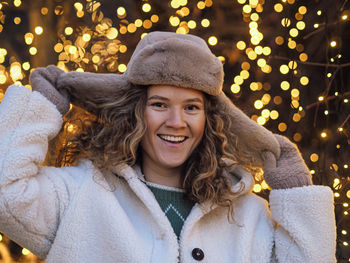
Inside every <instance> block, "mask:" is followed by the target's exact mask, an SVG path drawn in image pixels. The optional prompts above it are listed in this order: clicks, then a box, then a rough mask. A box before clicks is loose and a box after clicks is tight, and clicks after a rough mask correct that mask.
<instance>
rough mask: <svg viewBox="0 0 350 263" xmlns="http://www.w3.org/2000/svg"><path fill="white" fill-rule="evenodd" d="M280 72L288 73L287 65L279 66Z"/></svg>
mask: <svg viewBox="0 0 350 263" xmlns="http://www.w3.org/2000/svg"><path fill="white" fill-rule="evenodd" d="M280 72H281V73H282V74H287V73H288V72H289V67H288V66H287V65H281V66H280Z"/></svg>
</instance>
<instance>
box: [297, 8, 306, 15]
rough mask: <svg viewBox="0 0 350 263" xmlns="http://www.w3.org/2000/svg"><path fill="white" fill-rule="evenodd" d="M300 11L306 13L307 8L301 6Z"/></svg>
mask: <svg viewBox="0 0 350 263" xmlns="http://www.w3.org/2000/svg"><path fill="white" fill-rule="evenodd" d="M298 12H299V13H300V14H302V15H305V14H306V12H307V8H306V7H305V6H300V7H299V9H298Z"/></svg>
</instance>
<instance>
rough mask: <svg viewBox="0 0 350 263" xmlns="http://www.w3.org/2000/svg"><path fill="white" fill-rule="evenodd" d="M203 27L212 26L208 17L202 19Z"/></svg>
mask: <svg viewBox="0 0 350 263" xmlns="http://www.w3.org/2000/svg"><path fill="white" fill-rule="evenodd" d="M201 25H202V27H209V26H210V21H209V20H208V19H206V18H204V19H202V21H201Z"/></svg>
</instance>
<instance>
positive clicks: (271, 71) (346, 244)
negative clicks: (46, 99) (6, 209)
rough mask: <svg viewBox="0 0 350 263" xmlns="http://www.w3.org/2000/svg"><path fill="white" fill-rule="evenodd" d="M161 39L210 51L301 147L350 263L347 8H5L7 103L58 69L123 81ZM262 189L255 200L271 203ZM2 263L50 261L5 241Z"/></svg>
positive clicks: (202, 3) (123, 1) (167, 2)
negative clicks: (170, 36)
mask: <svg viewBox="0 0 350 263" xmlns="http://www.w3.org/2000/svg"><path fill="white" fill-rule="evenodd" d="M156 30H160V31H173V32H177V33H180V34H187V33H190V34H194V35H197V36H200V37H202V38H203V39H204V40H205V41H207V43H208V45H209V46H210V48H211V50H212V51H213V53H214V54H215V55H216V56H217V57H218V58H219V59H220V60H221V61H222V63H223V65H224V70H225V84H224V91H225V93H226V94H227V95H228V96H229V97H230V98H231V99H232V101H233V102H234V103H235V104H236V105H237V106H238V107H240V108H241V109H242V110H243V111H244V112H245V113H246V114H247V115H248V116H249V117H251V119H253V120H254V121H256V122H257V123H259V124H260V125H263V126H265V127H266V128H268V129H270V130H271V131H273V132H275V133H279V134H282V135H285V136H287V137H289V138H290V139H291V140H292V141H293V142H295V143H296V144H297V145H298V146H299V149H300V150H301V152H302V155H303V157H304V159H305V161H306V163H307V165H308V166H309V168H310V170H311V173H312V175H313V181H314V183H315V184H323V185H328V186H330V187H331V188H332V190H333V191H334V200H335V214H336V220H337V259H338V262H350V215H349V212H350V209H349V202H350V172H349V171H350V167H349V165H350V147H349V144H350V138H349V134H350V107H349V105H350V103H349V99H350V88H349V84H350V83H349V81H350V74H349V69H350V33H349V32H350V31H349V30H350V2H349V1H348V0H332V1H329V0H308V1H306V0H268V1H267V0H266V1H265V0H138V1H136V0H113V1H92V0H76V1H73V0H67V1H63V0H31V1H21V0H14V1H1V0H0V100H1V98H2V97H3V94H4V92H5V91H6V89H7V87H8V86H9V85H10V84H13V83H17V84H20V85H24V86H26V87H27V88H28V89H31V87H30V83H29V80H28V77H29V74H30V72H31V71H32V70H33V69H35V68H37V67H44V66H47V65H49V64H55V65H57V66H59V67H60V68H62V69H63V70H65V71H74V70H76V71H91V72H104V73H106V72H109V73H115V74H122V73H123V72H125V70H126V67H127V64H128V61H129V58H130V56H131V54H132V52H133V50H134V48H135V46H136V44H137V43H138V41H139V40H140V39H141V38H142V37H143V36H144V35H145V34H147V33H148V32H151V31H156ZM74 110H75V109H74V107H73V108H72V109H71V112H73V113H74ZM74 128H75V127H74V124H69V122H68V123H66V126H65V132H66V133H74ZM49 154H51V156H50V158H51V159H50V160H51V163H55V161H54V158H55V152H51V153H49ZM56 165H57V162H56ZM258 179H259V178H257V183H256V184H255V186H254V192H256V193H257V194H259V195H261V196H263V197H265V198H268V192H269V189H268V186H267V185H266V183H265V182H264V181H261V180H258ZM62 257H63V258H62V261H64V255H62ZM0 262H1V263H2V262H6V263H7V262H42V261H40V260H39V259H38V258H36V257H35V256H34V255H33V254H32V253H31V252H30V251H28V250H27V249H25V248H21V247H20V246H18V245H17V244H15V243H14V242H12V241H11V240H9V239H8V238H7V237H6V236H5V235H1V234H0Z"/></svg>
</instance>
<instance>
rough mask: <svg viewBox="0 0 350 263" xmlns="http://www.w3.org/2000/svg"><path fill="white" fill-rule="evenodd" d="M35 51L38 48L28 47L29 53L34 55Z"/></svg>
mask: <svg viewBox="0 0 350 263" xmlns="http://www.w3.org/2000/svg"><path fill="white" fill-rule="evenodd" d="M37 52H38V50H37V49H36V47H31V48H30V49H29V54H31V55H32V56H34V55H35V54H36V53H37Z"/></svg>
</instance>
